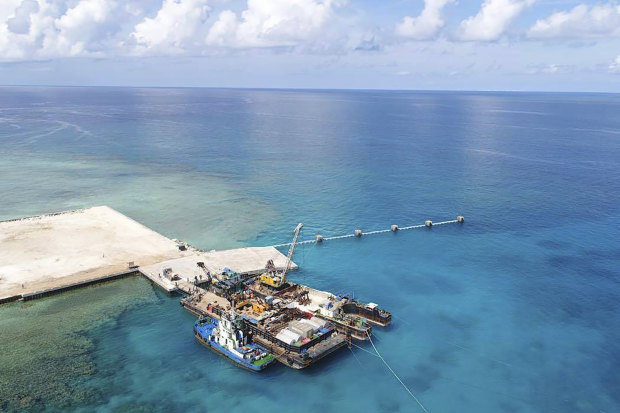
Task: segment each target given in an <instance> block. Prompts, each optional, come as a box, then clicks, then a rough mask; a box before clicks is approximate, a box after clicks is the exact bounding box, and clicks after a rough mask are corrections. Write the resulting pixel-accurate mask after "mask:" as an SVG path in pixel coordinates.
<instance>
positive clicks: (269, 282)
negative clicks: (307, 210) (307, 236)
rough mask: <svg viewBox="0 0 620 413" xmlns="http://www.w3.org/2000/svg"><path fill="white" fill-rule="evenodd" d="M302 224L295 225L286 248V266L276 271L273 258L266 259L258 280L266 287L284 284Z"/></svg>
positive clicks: (276, 286)
mask: <svg viewBox="0 0 620 413" xmlns="http://www.w3.org/2000/svg"><path fill="white" fill-rule="evenodd" d="M302 227H303V224H301V223H299V224H297V226H296V227H295V231H294V236H293V242H291V246H290V247H289V249H288V255H287V256H286V266H285V267H284V270H282V271H278V270H277V269H276V266H275V264H274V263H273V260H269V261H267V265H266V266H265V272H264V273H263V274H261V276H260V282H261V283H262V284H264V285H266V286H268V287H271V288H274V289H277V288H280V287H281V286H283V285H284V284H286V274H287V273H288V271H289V270H290V269H291V263H292V262H293V254H294V253H295V247H296V246H297V238H299V232H300V231H301V228H302Z"/></svg>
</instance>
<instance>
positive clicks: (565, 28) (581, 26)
mask: <svg viewBox="0 0 620 413" xmlns="http://www.w3.org/2000/svg"><path fill="white" fill-rule="evenodd" d="M527 34H528V37H530V38H534V39H550V38H565V39H576V38H596V37H605V36H618V35H620V6H616V5H612V4H601V5H595V6H588V5H585V4H580V5H578V6H576V7H574V8H573V9H572V10H570V11H561V12H557V13H553V14H552V15H551V16H549V17H548V18H546V19H540V20H537V21H536V23H535V24H534V25H533V26H532V27H531V28H530V29H529V31H528V33H527Z"/></svg>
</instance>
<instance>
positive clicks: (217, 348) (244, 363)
mask: <svg viewBox="0 0 620 413" xmlns="http://www.w3.org/2000/svg"><path fill="white" fill-rule="evenodd" d="M202 333H203V334H201V332H200V331H198V330H197V329H196V328H194V336H195V337H196V339H197V340H198V342H199V343H200V344H202V345H203V346H205V347H207V348H209V349H211V350H213V351H214V352H215V353H216V354H217V355H218V356H221V357H224V358H225V359H226V360H228V361H230V362H231V363H234V364H235V365H236V366H238V367H241V368H243V369H245V370H248V371H252V372H259V371H262V370H264V369H266V368H267V367H269V366H270V365H271V364H273V362H275V361H276V359H275V357H274V356H273V355H271V354H270V355H268V356H267V357H268V359H267V360H264V361H263V362H262V363H260V364H255V363H252V362H249V361H248V360H245V359H243V358H241V357H239V356H237V355H236V354H233V353H232V352H230V351H229V350H228V349H226V348H224V347H222V346H221V345H219V344H218V343H216V342H214V341H211V340H209V339H208V338H205V335H206V336H207V337H208V336H209V335H210V330H206V331H203V332H202Z"/></svg>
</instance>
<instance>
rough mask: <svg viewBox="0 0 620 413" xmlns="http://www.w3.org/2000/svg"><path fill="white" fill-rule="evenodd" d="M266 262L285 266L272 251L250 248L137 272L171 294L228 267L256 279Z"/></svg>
mask: <svg viewBox="0 0 620 413" xmlns="http://www.w3.org/2000/svg"><path fill="white" fill-rule="evenodd" d="M269 260H273V263H274V265H275V266H276V268H277V269H284V266H285V265H286V256H284V255H283V254H282V253H281V252H280V251H278V250H277V249H275V248H274V247H249V248H238V249H233V250H224V251H209V252H198V253H195V254H192V255H190V256H186V257H182V258H176V259H171V260H167V261H162V262H158V263H155V264H151V265H146V266H141V267H140V268H139V269H138V270H139V271H140V273H141V274H142V275H144V276H145V277H147V278H149V279H150V280H151V281H153V282H154V283H155V284H157V285H158V286H160V287H161V288H162V289H163V290H165V291H168V292H173V291H177V290H182V291H185V283H190V284H191V283H193V282H194V280H195V279H198V281H199V283H200V282H201V281H202V280H203V279H204V280H206V273H205V270H207V271H209V272H210V273H211V274H215V273H217V272H221V271H222V269H223V268H225V267H228V268H230V269H231V270H233V271H235V272H237V273H239V274H241V275H258V274H261V273H262V272H263V271H264V270H265V265H266V264H267V261H269ZM199 262H202V263H203V264H204V269H202V268H200V267H199V266H198V263H199ZM164 269H170V270H171V271H172V274H173V275H176V276H177V277H179V278H181V281H182V282H181V283H179V281H178V280H177V281H173V280H172V279H170V277H166V275H165V274H164ZM291 269H297V265H296V264H295V263H292V264H291Z"/></svg>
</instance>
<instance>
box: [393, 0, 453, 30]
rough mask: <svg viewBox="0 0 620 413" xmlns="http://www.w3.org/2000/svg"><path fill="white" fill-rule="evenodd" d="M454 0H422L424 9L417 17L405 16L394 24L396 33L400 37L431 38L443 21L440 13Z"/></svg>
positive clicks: (442, 24)
mask: <svg viewBox="0 0 620 413" xmlns="http://www.w3.org/2000/svg"><path fill="white" fill-rule="evenodd" d="M454 1H455V0H424V9H423V10H422V13H421V14H420V15H419V16H417V17H411V16H406V17H405V18H404V19H403V21H402V22H401V23H399V24H397V25H396V34H397V35H398V36H400V37H405V38H408V39H415V40H427V39H432V38H433V37H435V36H436V35H437V33H438V32H439V30H440V29H441V28H442V27H443V26H444V24H445V22H444V20H443V16H442V14H441V11H442V9H443V8H444V6H445V5H446V4H448V3H453V2H454Z"/></svg>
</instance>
